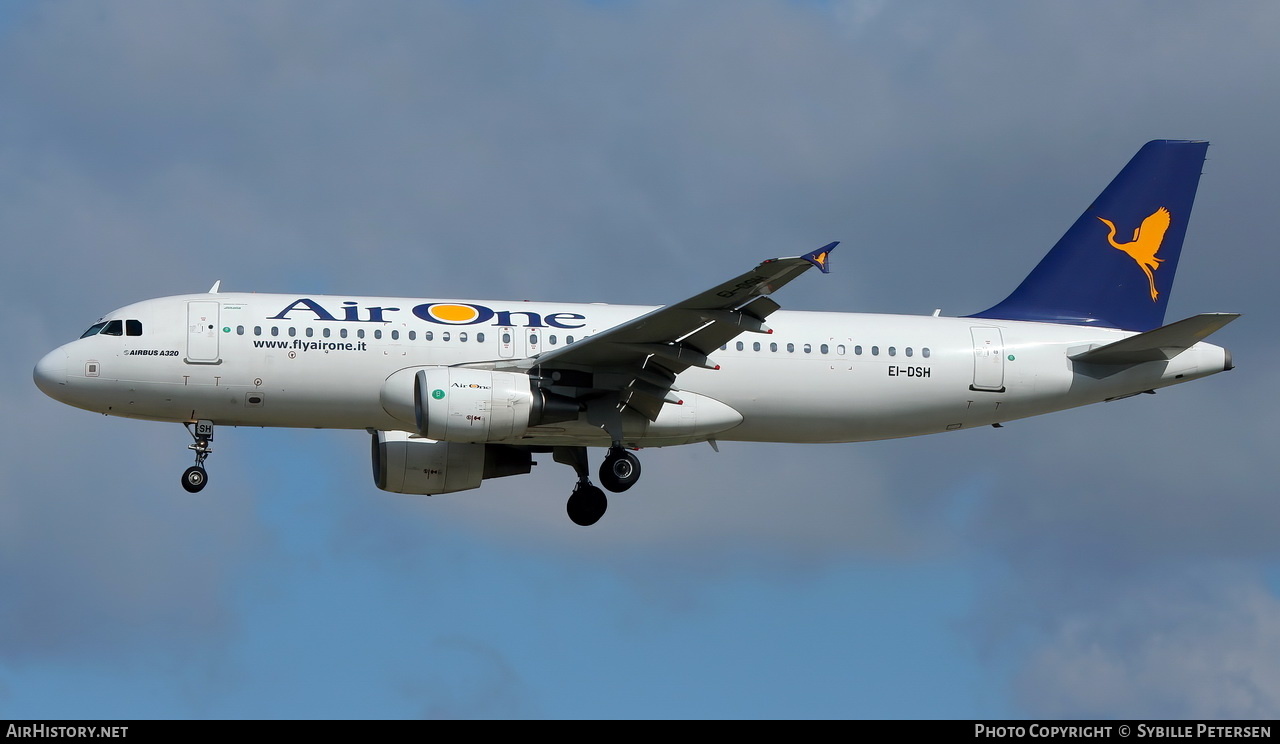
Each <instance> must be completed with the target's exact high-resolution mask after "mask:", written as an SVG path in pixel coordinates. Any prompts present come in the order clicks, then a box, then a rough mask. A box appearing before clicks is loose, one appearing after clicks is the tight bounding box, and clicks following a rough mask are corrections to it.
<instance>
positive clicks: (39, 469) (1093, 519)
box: [0, 0, 1280, 719]
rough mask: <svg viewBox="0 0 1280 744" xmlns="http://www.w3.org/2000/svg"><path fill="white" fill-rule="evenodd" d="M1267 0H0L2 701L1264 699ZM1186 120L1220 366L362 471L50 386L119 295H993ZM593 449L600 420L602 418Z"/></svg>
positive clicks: (1182, 710) (1275, 114)
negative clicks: (1111, 388)
mask: <svg viewBox="0 0 1280 744" xmlns="http://www.w3.org/2000/svg"><path fill="white" fill-rule="evenodd" d="M1278 29H1280V5H1277V4H1276V3H1273V2H1261V1H1260V2H1251V1H1248V0H1241V1H1238V2H1231V3H1198V2H1185V1H1182V0H1173V1H1172V2H1168V1H1154V0H1153V1H1150V2H1147V1H1143V0H1135V1H1133V2H1124V3H1115V2H1101V1H1097V0H1084V1H1083V2H1075V3H1052V4H1050V3H1015V2H992V1H988V0H978V1H976V2H968V3H951V2H929V1H925V0H920V1H918V2H909V3H890V2H882V1H880V2H877V1H863V2H857V1H851V2H840V1H838V0H830V1H828V2H805V1H799V0H797V1H794V2H751V1H741V0H734V1H733V2H714V1H713V2H699V3H687V2H663V1H655V2H627V1H619V2H585V1H576V2H575V1H567V0H566V1H562V2H541V3H518V2H500V1H497V0H491V1H488V2H397V1H396V0H385V1H384V2H379V3H374V4H368V3H354V2H313V1H311V0H307V1H306V2H303V1H301V0H297V1H295V0H275V1H274V2H271V3H256V2H234V1H233V2H218V3H213V2H167V1H163V2H162V1H161V0H150V1H144V0H119V1H116V2H109V3H108V2H92V1H89V0H86V1H85V2H76V3H27V2H20V3H11V4H7V5H6V6H5V10H4V11H3V12H0V101H4V102H5V103H4V106H3V112H2V114H0V250H2V251H3V256H4V267H5V268H4V271H3V272H0V306H2V307H3V311H4V315H5V317H6V320H7V322H6V323H5V324H4V330H3V337H4V339H5V346H6V347H7V348H8V349H9V352H8V353H6V354H4V355H3V356H0V374H2V375H3V384H0V412H3V415H4V419H5V421H6V422H7V426H5V427H4V428H3V429H0V717H3V718H24V719H28V718H29V719H71V718H105V719H170V718H173V719H190V718H200V719H205V718H219V719H220V718H227V719H245V718H251V719H265V718H289V719H320V718H324V719H417V718H425V719H884V718H889V719H955V718H960V719H987V718H1010V719H1021V718H1032V719H1034V718H1226V719H1230V718H1275V717H1277V716H1278V715H1280V540H1277V539H1276V530H1277V525H1280V503H1278V500H1277V498H1276V490H1277V489H1276V485H1275V484H1276V482H1277V478H1278V476H1280V460H1278V459H1277V458H1276V457H1275V454H1274V449H1275V443H1276V434H1275V428H1274V422H1275V420H1276V419H1277V418H1278V417H1280V410H1277V409H1278V408H1280V406H1278V405H1277V396H1276V393H1275V386H1274V383H1273V380H1272V379H1270V378H1271V375H1269V374H1268V373H1267V372H1266V370H1267V369H1275V368H1276V366H1277V364H1276V363H1280V359H1278V358H1277V356H1278V355H1277V352H1276V347H1275V344H1274V343H1273V338H1274V329H1275V321H1276V318H1277V311H1278V310H1280V293H1277V292H1276V290H1275V286H1274V284H1275V279H1276V277H1277V272H1278V270H1280V258H1278V255H1277V251H1276V250H1275V247H1276V243H1275V238H1274V235H1273V233H1272V229H1271V228H1272V227H1273V223H1274V220H1275V215H1274V208H1275V203H1276V197H1277V195H1278V193H1280V185H1278V183H1280V182H1278V181H1277V177H1276V163H1278V162H1280V140H1278V139H1277V138H1276V136H1275V131H1274V130H1275V122H1276V121H1278V120H1280V98H1278V97H1277V94H1276V87H1275V70H1277V69H1280V45H1277V44H1276V43H1275V39H1276V34H1277V30H1278ZM1164 138H1170V139H1205V140H1209V141H1210V143H1211V145H1210V148H1209V153H1208V161H1207V162H1206V164H1205V168H1204V176H1203V178H1202V179H1201V181H1200V190H1199V194H1198V196H1197V201H1196V206H1195V211H1194V213H1193V216H1192V218H1191V222H1190V227H1189V230H1188V233H1187V239H1186V245H1185V248H1184V251H1183V255H1182V260H1181V263H1180V271H1179V273H1178V281H1177V285H1176V286H1175V287H1174V289H1173V291H1172V293H1171V294H1170V301H1169V311H1168V313H1169V314H1168V317H1167V320H1168V321H1172V320H1176V319H1179V318H1182V317H1187V316H1190V315H1194V314H1196V313H1201V312H1239V313H1243V317H1242V318H1241V319H1239V320H1237V321H1236V322H1235V323H1233V324H1231V325H1230V326H1228V327H1226V328H1225V329H1223V330H1222V331H1221V332H1219V333H1218V334H1216V335H1215V336H1214V338H1213V341H1214V342H1216V343H1220V344H1222V345H1225V346H1227V347H1229V348H1230V349H1231V351H1232V352H1233V355H1234V358H1235V362H1236V365H1237V369H1235V370H1233V371H1231V372H1230V373H1229V374H1223V375H1218V376H1214V377H1210V378H1208V379H1204V380H1199V381H1196V382H1194V383H1192V384H1187V385H1181V386H1177V387H1174V388H1170V389H1167V390H1162V391H1161V392H1160V393H1159V394H1157V395H1154V396H1138V397H1137V398H1132V399H1128V400H1124V401H1119V402H1115V403H1109V404H1103V405H1098V406H1092V407H1088V408H1084V409H1078V410H1074V411H1066V412H1061V413H1057V414H1051V415H1048V416H1043V417H1038V418H1033V419H1027V420H1023V421H1017V422H1012V423H1010V424H1007V425H1006V426H1005V427H1004V428H1002V429H992V428H987V429H981V430H974V431H964V432H957V433H948V434H944V435H934V436H929V437H922V438H915V439H904V440H895V441H886V442H872V443H863V444H833V445H815V446H803V445H783V444H744V443H733V442H722V443H721V445H720V451H719V452H718V453H717V452H714V451H713V450H712V449H711V448H710V447H708V446H706V445H690V446H685V447H676V448H667V449H649V450H645V451H644V452H643V453H641V454H642V462H643V464H644V477H643V478H642V480H641V481H640V483H639V484H638V485H637V486H636V487H635V488H632V489H631V490H630V491H628V492H626V493H625V494H619V495H616V496H613V497H612V498H611V499H610V508H609V512H608V514H607V515H606V516H605V518H604V519H602V520H601V521H600V523H598V524H597V525H595V526H593V527H590V528H581V527H577V526H575V525H573V524H572V523H571V522H569V520H568V519H567V518H566V517H565V514H564V501H565V499H566V497H567V495H568V492H569V491H570V489H571V488H572V485H573V480H574V478H573V475H572V471H571V470H570V469H569V468H566V467H564V466H562V465H558V464H555V463H553V462H551V461H550V458H549V457H543V458H541V462H540V464H539V466H538V467H536V468H535V469H534V472H533V473H531V474H529V475H526V476H522V477H518V478H505V479H500V480H495V481H491V482H486V483H485V484H484V486H483V487H482V488H481V489H479V490H475V491H468V492H463V493H457V494H451V495H446V496H436V497H413V496H403V495H396V494H388V493H384V492H381V491H379V490H377V488H376V487H375V486H374V484H373V481H372V476H371V473H370V472H369V458H368V441H367V434H365V433H363V432H347V431H303V430H287V429H280V430H267V429H233V428H229V427H228V428H220V429H219V430H218V433H217V437H216V439H215V441H214V449H215V452H214V454H213V455H212V456H211V457H210V459H209V462H208V463H207V464H208V466H209V469H210V485H209V487H208V488H206V489H205V490H204V491H203V492H202V493H200V494H199V495H194V496H193V495H190V494H187V493H186V492H185V491H183V490H182V488H181V486H180V484H179V476H180V474H181V472H182V470H183V469H184V468H186V467H187V466H188V465H189V464H190V459H191V453H190V452H189V451H188V450H187V448H186V446H187V444H188V443H189V441H190V440H189V437H188V435H187V433H186V432H185V431H184V430H183V429H182V428H181V427H180V426H178V425H177V424H160V423H152V422H140V421H131V420H127V419H116V418H107V417H103V416H96V415H94V414H90V413H88V412H85V411H81V410H78V409H73V408H70V407H67V406H64V405H61V404H59V403H57V402H55V401H53V400H51V399H49V398H46V397H45V396H43V395H42V394H41V393H40V392H39V391H38V390H37V389H36V388H35V386H34V384H33V383H32V380H31V371H32V368H33V366H34V365H35V362H36V361H37V360H38V359H39V358H40V357H41V356H42V355H43V354H44V353H45V352H47V351H49V350H51V349H53V348H54V347H56V346H58V345H60V344H63V343H65V342H67V341H69V340H71V339H74V338H75V337H77V336H78V335H79V334H80V333H81V332H82V331H83V330H84V329H85V328H87V327H88V326H89V325H90V324H91V323H92V322H94V321H95V320H96V319H97V318H98V317H99V316H101V315H103V314H105V313H107V312H109V311H110V310H112V309H114V308H116V307H120V306H122V305H125V304H128V303H131V302H134V301H138V300H142V299H146V298H151V297H158V296H164V295H170V294H184V293H190V292H203V291H205V290H206V289H208V288H209V287H210V286H211V285H212V284H213V283H214V282H215V281H221V282H222V285H221V286H222V288H223V289H224V290H227V291H256V292H287V293H298V296H303V295H304V294H307V293H333V294H344V295H361V294H371V295H383V296H408V297H451V298H486V297H487V298H493V297H507V298H512V299H530V300H547V301H566V302H569V301H575V302H596V301H601V302H611V303H637V304H651V305H656V304H663V303H666V302H673V301H678V300H680V299H683V298H684V297H688V296H691V295H693V294H696V293H698V292H700V291H702V290H704V289H706V288H707V287H709V286H713V285H714V284H715V283H717V282H719V281H721V280H723V279H726V278H728V277H731V276H735V275H737V274H738V273H740V272H742V271H745V270H747V269H749V268H750V267H751V266H754V265H755V263H756V262H758V261H759V260H761V259H764V258H769V257H773V256H779V255H799V254H801V253H805V252H807V251H810V250H813V249H814V248H817V247H819V246H822V245H824V244H826V243H828V242H830V241H832V240H839V241H841V245H840V247H839V248H838V249H837V251H836V252H835V253H834V255H833V258H832V273H831V274H830V275H819V274H818V273H817V272H812V273H810V274H806V275H805V276H803V277H801V278H800V279H798V280H797V281H795V282H793V283H792V284H791V285H788V286H787V287H786V288H784V289H783V290H782V291H780V292H779V293H777V294H776V295H775V296H774V299H776V300H777V301H779V302H780V303H782V305H783V306H784V307H786V308H788V309H800V310H829V311H849V312H891V313H914V314H929V313H932V312H933V311H934V309H935V308H940V309H941V311H942V313H943V314H944V315H964V314H968V313H973V312H978V311H980V310H983V309H985V308H987V307H989V306H991V305H993V304H995V303H996V302H998V301H999V300H1001V299H1003V298H1004V297H1005V296H1006V295H1007V294H1008V293H1009V292H1010V291H1011V290H1012V289H1013V288H1014V287H1015V286H1016V285H1017V283H1018V282H1019V281H1020V280H1021V279H1022V277H1023V276H1025V275H1026V273H1027V272H1028V271H1030V269H1031V268H1032V267H1033V266H1034V265H1035V264H1036V262H1037V261H1038V260H1039V259H1040V257H1041V256H1042V255H1043V254H1044V252H1045V251H1047V250H1048V248H1049V247H1050V246H1052V244H1053V243H1054V241H1056V240H1057V238H1058V237H1059V236H1060V235H1061V233H1062V232H1064V231H1065V230H1066V229H1067V227H1069V226H1070V225H1071V223H1072V222H1073V221H1074V220H1075V218H1076V217H1077V216H1078V215H1079V214H1080V213H1081V211H1083V209H1084V208H1085V207H1086V206H1087V205H1088V204H1089V202H1090V200H1091V199H1092V198H1093V197H1094V196H1096V195H1097V194H1098V193H1099V192H1100V191H1101V189H1102V188H1103V187H1104V186H1105V185H1106V183H1107V182H1109V181H1110V179H1111V178H1112V176H1114V175H1115V173H1117V172H1118V171H1119V169H1120V168H1121V167H1122V166H1123V165H1124V163H1125V162H1127V161H1128V159H1129V158H1130V157H1131V156H1132V155H1133V154H1134V153H1135V152H1136V151H1137V150H1138V148H1139V147H1140V146H1141V145H1142V144H1143V143H1145V142H1147V141H1148V140H1151V139H1164ZM597 457H598V454H597Z"/></svg>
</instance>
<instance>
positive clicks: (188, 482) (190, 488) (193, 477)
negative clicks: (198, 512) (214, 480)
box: [182, 465, 209, 493]
mask: <svg viewBox="0 0 1280 744" xmlns="http://www.w3.org/2000/svg"><path fill="white" fill-rule="evenodd" d="M208 482H209V476H208V474H207V473H205V472H204V468H202V467H200V466H198V465H193V466H191V467H189V468H187V470H186V472H184V473H183V474H182V487H183V488H185V489H187V492H188V493H198V492H199V491H200V489H202V488H204V484H206V483H208Z"/></svg>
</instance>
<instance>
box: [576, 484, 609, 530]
mask: <svg viewBox="0 0 1280 744" xmlns="http://www.w3.org/2000/svg"><path fill="white" fill-rule="evenodd" d="M608 508H609V499H608V498H607V497H606V496H605V495H604V491H601V490H600V489H599V488H596V487H595V486H593V485H591V484H590V483H587V484H582V483H579V484H578V485H577V486H576V487H575V488H574V489H573V493H572V494H570V495H569V504H568V507H567V509H566V511H568V512H569V519H571V520H573V523H574V524H577V525H581V526H583V527H589V526H590V525H593V524H595V523H596V522H599V521H600V517H603V516H604V512H605V510H606V509H608Z"/></svg>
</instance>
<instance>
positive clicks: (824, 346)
mask: <svg viewBox="0 0 1280 744" xmlns="http://www.w3.org/2000/svg"><path fill="white" fill-rule="evenodd" d="M818 350H819V351H821V352H822V353H823V354H826V353H827V352H828V351H829V350H830V347H829V346H827V345H826V344H823V345H821V346H819V347H818Z"/></svg>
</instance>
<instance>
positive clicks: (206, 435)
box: [182, 419, 213, 493]
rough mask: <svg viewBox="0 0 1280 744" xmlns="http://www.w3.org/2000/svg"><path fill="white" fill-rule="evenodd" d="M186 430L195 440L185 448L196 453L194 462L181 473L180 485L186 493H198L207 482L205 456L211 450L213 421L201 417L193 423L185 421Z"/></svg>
mask: <svg viewBox="0 0 1280 744" xmlns="http://www.w3.org/2000/svg"><path fill="white" fill-rule="evenodd" d="M183 426H185V427H187V432H189V433H190V434H191V438H192V439H194V440H195V441H194V442H192V443H191V444H188V445H187V449H189V450H193V451H194V452H195V453H196V464H195V465H192V466H191V467H189V468H187V469H186V470H185V471H183V473H182V487H183V488H184V489H186V491H187V493H199V492H200V490H201V489H203V488H204V487H205V484H207V483H208V482H209V474H208V473H207V472H205V469H204V461H205V458H207V457H208V456H209V454H210V453H212V452H213V448H212V447H210V446H209V442H210V441H212V440H213V422H212V421H208V420H205V419H201V420H199V421H197V422H195V423H194V424H192V423H186V424H183Z"/></svg>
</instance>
